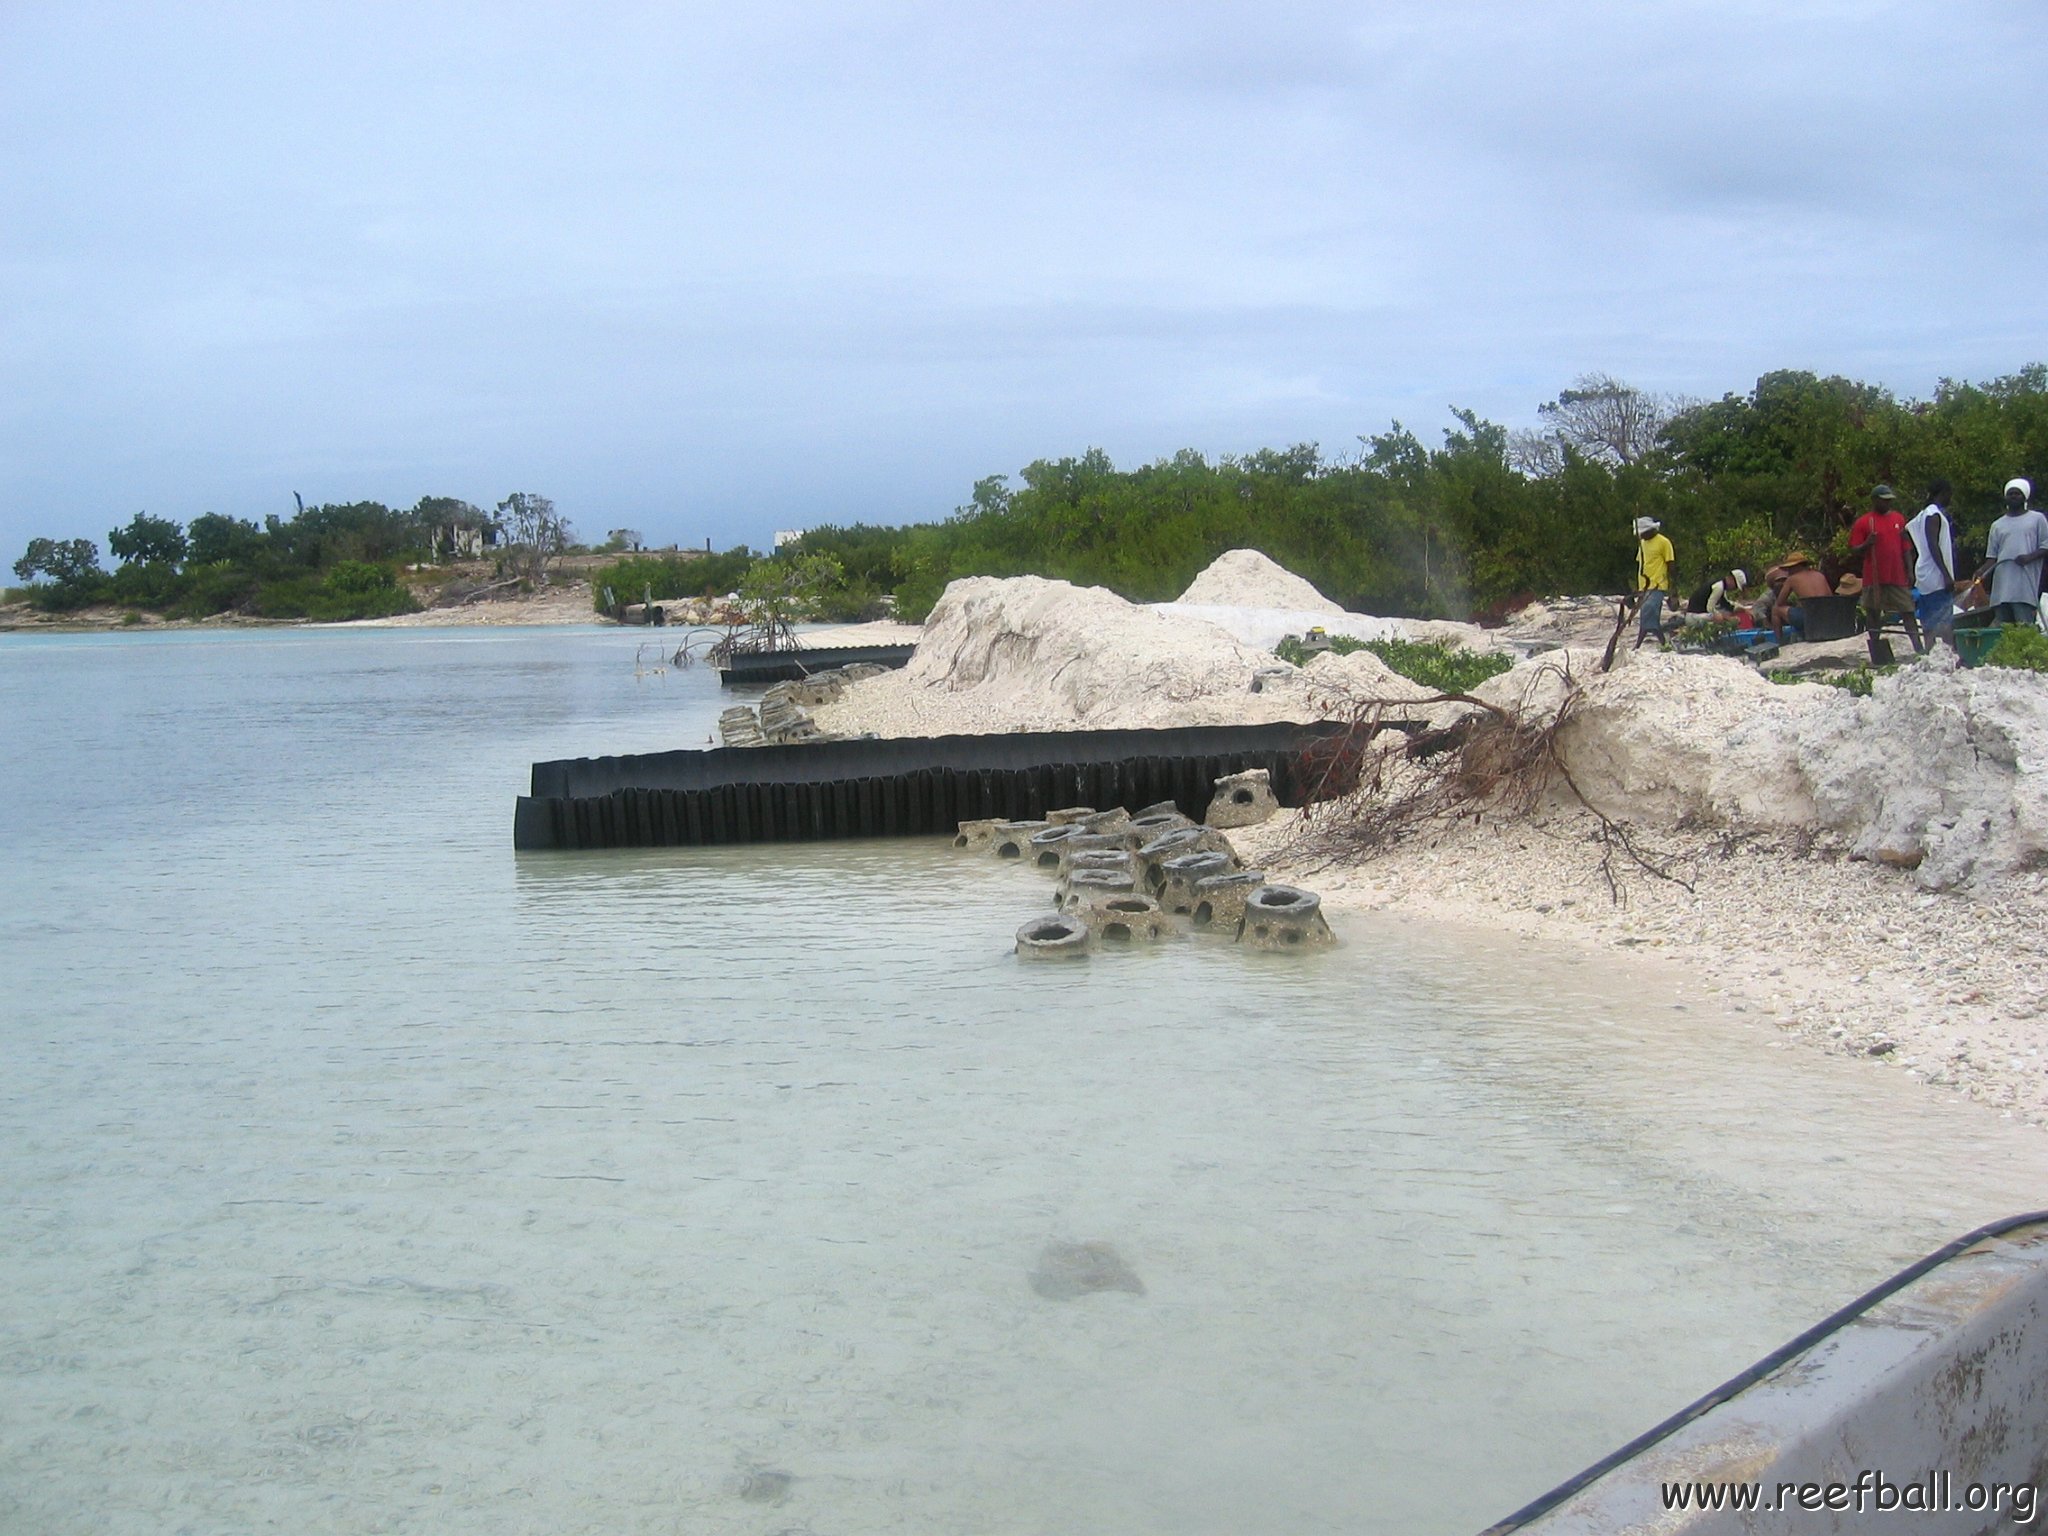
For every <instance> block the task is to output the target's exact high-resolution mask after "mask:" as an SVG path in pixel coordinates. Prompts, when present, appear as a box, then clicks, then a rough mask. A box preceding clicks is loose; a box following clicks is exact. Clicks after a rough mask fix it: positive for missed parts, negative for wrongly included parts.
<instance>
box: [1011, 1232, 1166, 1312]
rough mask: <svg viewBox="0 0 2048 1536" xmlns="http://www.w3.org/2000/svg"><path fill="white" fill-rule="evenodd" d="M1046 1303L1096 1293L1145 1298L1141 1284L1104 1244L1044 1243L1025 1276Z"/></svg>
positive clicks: (1143, 1283) (1109, 1247) (1115, 1252)
mask: <svg viewBox="0 0 2048 1536" xmlns="http://www.w3.org/2000/svg"><path fill="white" fill-rule="evenodd" d="M1029 1279H1030V1282H1031V1289H1032V1290H1034V1291H1036V1292H1038V1294H1039V1295H1041V1296H1043V1297H1045V1298H1046V1299H1047V1300H1048V1301H1074V1300H1077V1299H1078V1298H1080V1297H1082V1296H1092V1295H1094V1294H1095V1293H1096V1292H1097V1291H1128V1292H1129V1293H1130V1294H1131V1295H1133V1296H1142V1295H1144V1294H1145V1282H1144V1281H1142V1280H1140V1279H1139V1278H1138V1277H1137V1275H1136V1274H1134V1273H1133V1272H1132V1270H1131V1266H1130V1265H1128V1264H1126V1263H1125V1262H1124V1261H1123V1258H1122V1256H1121V1255H1119V1254H1118V1253H1117V1251H1116V1249H1114V1248H1112V1247H1111V1246H1110V1245H1109V1244H1108V1243H1100V1242H1096V1243H1048V1244H1046V1246H1045V1250H1044V1251H1043V1252H1042V1253H1040V1254H1039V1255H1038V1266H1037V1267H1036V1268H1035V1269H1033V1270H1032V1271H1031V1274H1030V1276H1029Z"/></svg>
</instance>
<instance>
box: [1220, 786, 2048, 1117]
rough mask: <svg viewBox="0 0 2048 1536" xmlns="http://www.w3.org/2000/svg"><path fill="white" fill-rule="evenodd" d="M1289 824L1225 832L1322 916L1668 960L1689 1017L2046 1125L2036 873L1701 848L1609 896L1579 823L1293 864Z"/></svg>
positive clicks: (1523, 827) (2046, 1003)
mask: <svg viewBox="0 0 2048 1536" xmlns="http://www.w3.org/2000/svg"><path fill="white" fill-rule="evenodd" d="M1300 823H1301V813H1300V812H1299V811H1283V812H1281V814H1280V815H1279V816H1277V817H1275V818H1274V819H1273V820H1272V821H1269V822H1267V823H1265V824H1263V825H1261V826H1257V827H1247V828H1241V829H1238V830H1236V831H1233V832H1231V833H1230V834H1228V835H1229V836H1230V837H1231V839H1232V841H1233V842H1235V843H1236V844H1237V846H1238V848H1239V850H1240V853H1241V854H1242V856H1243V857H1244V860H1245V863H1246V864H1247V866H1248V867H1257V868H1263V869H1264V870H1265V871H1266V872H1267V874H1268V875H1269V876H1271V877H1274V878H1277V879H1283V880H1286V881H1287V882H1288V883H1296V884H1300V885H1302V886H1303V887H1304V888H1306V889H1308V890H1312V891H1314V892H1316V893H1317V894H1318V895H1319V896H1321V897H1322V898H1323V902H1324V905H1325V906H1326V907H1327V908H1329V909H1330V910H1331V911H1332V912H1334V913H1343V912H1382V913H1388V914H1391V915H1395V916H1399V917H1402V918H1407V919H1413V920H1420V921H1425V922H1430V923H1439V924H1446V925H1453V926H1458V927H1465V928H1472V929H1477V930H1482V931H1485V932H1488V933H1492V934H1496V935H1506V936H1512V937H1517V938H1522V939H1527V940H1532V941H1535V942H1538V943H1540V944H1542V945H1544V946H1546V947H1547V948H1561V949H1565V950H1568V951H1570V952H1572V953H1575V954H1579V955H1584V956H1587V957H1595V956H1597V957H1599V958H1600V959H1601V960H1603V961H1620V962H1624V963H1636V962H1643V961H1652V960H1654V961H1656V962H1658V963H1660V964H1670V963H1677V964H1680V965H1682V966H1684V967H1686V968H1687V969H1688V970H1690V971H1691V972H1692V973H1693V974H1694V976H1695V978H1696V980H1695V983H1694V985H1695V986H1696V987H1697V988H1698V990H1699V993H1700V997H1701V1002H1702V1005H1703V1006H1713V1007H1720V1008H1725V1009H1728V1010H1730V1011H1732V1012H1735V1013H1738V1014H1746V1015H1754V1016H1756V1017H1758V1018H1759V1019H1762V1020H1764V1021H1768V1022H1770V1023H1773V1024H1775V1025H1776V1027H1777V1029H1778V1030H1779V1032H1780V1034H1781V1036H1782V1037H1783V1040H1784V1043H1785V1044H1787V1045H1788V1046H1791V1045H1797V1046H1799V1047H1801V1048H1805V1049H1812V1050H1818V1051H1822V1052H1825V1053H1827V1054H1830V1055H1840V1056H1849V1057H1854V1058H1856V1059H1858V1060H1859V1061H1861V1062H1862V1063H1864V1064H1865V1065H1867V1066H1868V1067H1869V1068H1870V1069H1871V1070H1873V1071H1877V1070H1884V1069H1888V1070H1891V1071H1903V1072H1904V1073H1906V1075H1907V1076H1909V1077H1912V1078H1914V1079H1916V1080H1918V1081H1920V1082H1922V1083H1923V1084H1925V1085H1926V1086H1928V1087H1930V1088H1936V1089H1941V1090H1944V1091H1946V1092H1949V1093H1953V1094H1956V1095H1958V1096H1960V1097H1963V1098H1967V1099H1970V1100H1972V1101H1973V1102H1975V1103H1978V1104H1981V1105H1983V1106H1985V1107H1986V1108H1987V1109H1992V1110H1995V1111H1997V1112H1998V1113H1999V1114H2000V1115H2001V1116H2002V1117H2004V1118H2007V1119H2012V1120H2018V1121H2021V1122H2023V1123H2025V1124H2028V1125H2032V1126H2037V1127H2041V1126H2048V1055H2044V1053H2043V1044H2042V1042H2043V1039H2044V1037H2048V1030H2044V1029H2043V1026H2042V1023H2041V1020H2042V1018H2043V1016H2044V1014H2048V991H2044V988H2048V973H2044V972H2043V971H2042V969H2041V967H2040V966H2038V965H2037V964H2031V963H2030V962H2031V961H2032V960H2033V954H2034V951H2033V948H2032V943H2033V941H2034V940H2035V939H2036V937H2037V936H2038V935H2039V934H2040V933H2042V932H2043V931H2048V892H2044V885H2048V880H2044V877H2043V876H2041V875H2038V874H2037V875H2032V876H2026V877H2020V878H2017V879H2009V880H2006V881H2003V882H2000V883H1999V885H1997V886H1995V887H1993V888H1991V889H1989V890H1976V891H1972V890H1953V891H1941V892H1934V891H1924V890H1921V889H1919V888H1918V887H1917V886H1915V885H1913V884H1912V883H1911V882H1910V881H1909V880H1908V879H1907V878H1905V877H1904V876H1903V875H1901V874H1900V873H1899V872H1898V871H1895V870H1892V869H1889V868H1887V867H1885V866H1883V865H1879V864H1871V863H1863V862H1860V861H1854V860H1851V859H1848V858H1845V857H1829V856H1825V855H1818V854H1811V853H1809V854H1806V855H1803V856H1794V855H1792V854H1791V853H1789V852H1788V851H1787V850H1784V849H1781V848H1774V847H1772V846H1770V845H1769V844H1768V843H1766V842H1764V841H1762V840H1752V841H1747V842H1739V843H1734V844H1732V845H1730V844H1727V843H1723V842H1719V841H1717V842H1716V843H1715V844H1714V845H1713V846H1712V847H1711V848H1709V849H1707V850H1706V852H1705V857H1704V858H1703V859H1701V860H1700V861H1699V862H1697V863H1696V864H1695V865H1693V866H1692V867H1691V868H1690V869H1689V870H1688V871H1687V873H1689V874H1690V875H1691V877H1692V880H1693V887H1694V888H1693V889H1692V890H1691V891H1688V890H1686V889H1685V888H1684V887H1683V886H1680V885H1676V884H1673V883H1670V882H1668V881H1664V880H1660V879H1658V878H1656V877H1654V876H1652V875H1650V874H1647V873H1645V872H1643V871H1641V870H1636V869H1633V868H1628V869H1624V870H1622V871H1620V872H1619V874H1618V879H1619V883H1620V896H1619V898H1618V899H1617V898H1613V897H1610V895H1609V892H1608V889H1607V885H1606V881H1605V878H1604V877H1603V876H1602V874H1601V872H1600V858H1599V851H1598V846H1597V842H1596V840H1595V838H1594V836H1593V833H1592V828H1591V823H1590V820H1589V819H1588V818H1585V817H1582V816H1573V815H1571V814H1569V813H1562V812H1556V811H1552V812H1548V813H1543V814H1539V815H1538V816H1535V817H1532V818H1529V819H1527V820H1525V821H1520V822H1503V823H1500V824H1498V825H1494V824H1470V823H1468V824H1465V825H1463V826H1461V827H1459V828H1457V829H1454V830H1452V831H1449V832H1446V833H1442V834H1439V835H1435V836H1430V837H1426V838H1422V839H1419V840H1416V841H1413V842H1410V843H1407V844H1404V845H1402V846H1400V847H1397V848H1393V849H1389V850H1386V851H1385V852H1383V853H1380V854H1378V855H1377V856H1375V857H1372V858H1370V859H1367V860H1365V861H1363V862H1356V863H1344V864H1340V863H1330V862H1326V861H1324V860H1322V859H1319V858H1315V857H1312V856H1309V855H1307V854H1305V853H1304V852H1303V851H1302V849H1301V848H1300V847H1299V845H1298V844H1295V843H1294V838H1295V835H1296V833H1297V832H1298V830H1299V827H1300ZM1660 841H1661V842H1665V843H1668V842H1670V841H1671V840H1669V839H1663V840H1660ZM1788 875H1790V876H1792V877H1793V878H1791V879H1787V878H1786V877H1787V876H1788ZM1762 890H1770V891H1772V892H1773V895H1772V896H1770V897H1769V898H1768V899H1766V898H1763V897H1760V896H1759V895H1758V892H1759V891H1762ZM1624 1044H1625V1042H1623V1041H1617V1045H1618V1046H1621V1045H1624Z"/></svg>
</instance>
